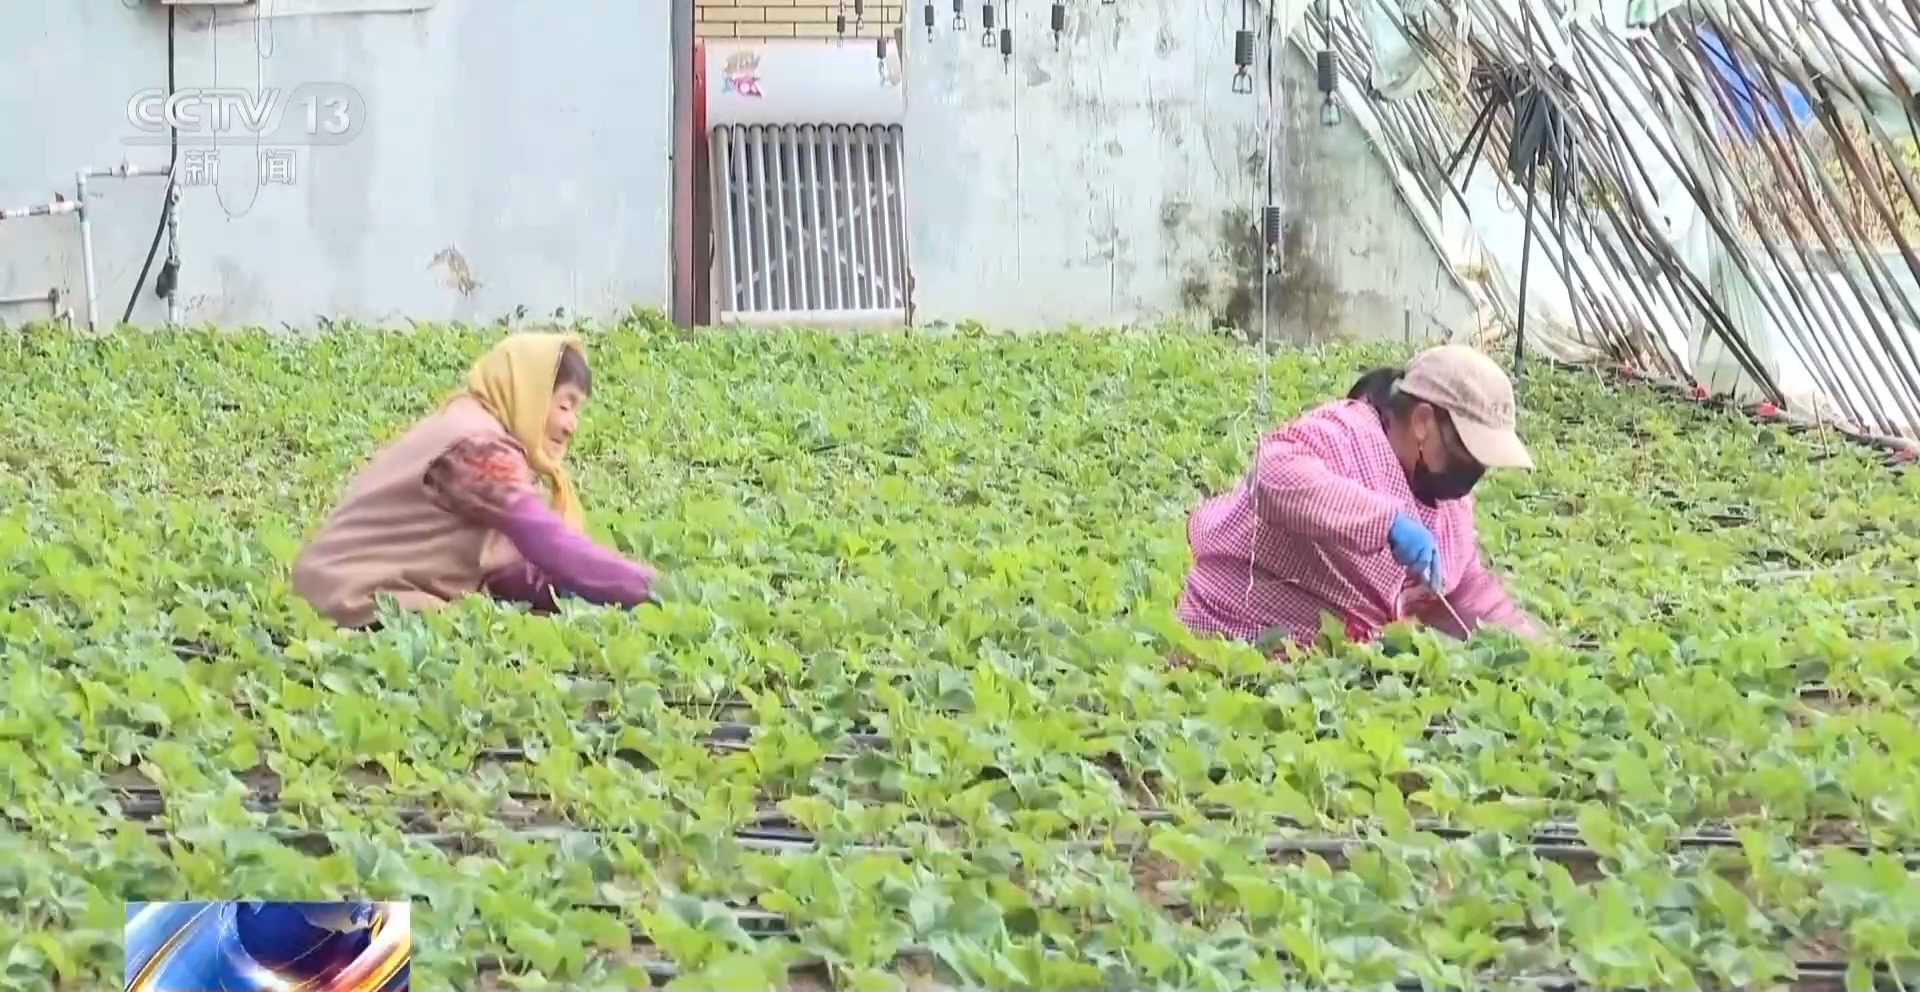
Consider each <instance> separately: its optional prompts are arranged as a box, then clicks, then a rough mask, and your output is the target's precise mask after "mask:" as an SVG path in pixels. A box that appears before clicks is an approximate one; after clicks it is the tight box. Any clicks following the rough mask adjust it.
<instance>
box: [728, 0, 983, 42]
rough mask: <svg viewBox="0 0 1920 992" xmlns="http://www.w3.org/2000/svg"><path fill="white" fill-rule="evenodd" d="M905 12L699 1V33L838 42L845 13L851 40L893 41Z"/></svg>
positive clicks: (795, 1)
mask: <svg viewBox="0 0 1920 992" xmlns="http://www.w3.org/2000/svg"><path fill="white" fill-rule="evenodd" d="M903 9H904V8H903V7H902V6H901V5H900V4H899V3H898V2H892V3H882V2H880V0H868V2H867V4H866V8H865V10H864V11H863V12H862V13H861V14H860V15H856V14H855V13H854V9H853V0H696V3H695V10H696V11H697V14H696V18H695V21H694V31H695V33H697V34H698V35H699V36H700V37H702V38H834V37H838V36H839V35H840V31H839V25H838V24H837V22H836V19H837V18H838V16H839V15H841V14H842V13H844V14H845V15H846V18H847V34H846V36H847V37H849V38H874V37H878V36H879V35H882V34H887V35H891V34H892V33H893V32H894V30H895V29H896V28H898V27H899V26H900V15H901V11H902V10H903ZM915 9H916V11H917V10H918V8H915ZM949 10H951V5H949Z"/></svg>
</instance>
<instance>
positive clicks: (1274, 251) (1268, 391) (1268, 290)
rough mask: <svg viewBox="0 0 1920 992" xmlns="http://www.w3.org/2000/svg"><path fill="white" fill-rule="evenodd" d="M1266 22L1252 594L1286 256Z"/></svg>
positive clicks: (1251, 487) (1270, 19)
mask: <svg viewBox="0 0 1920 992" xmlns="http://www.w3.org/2000/svg"><path fill="white" fill-rule="evenodd" d="M1243 9H1244V8H1243ZM1265 27H1266V32H1265V33H1266V38H1265V39H1264V40H1265V41H1266V52H1265V58H1264V59H1263V60H1262V61H1263V64H1262V71H1261V76H1262V77H1263V82H1264V83H1265V85H1264V86H1263V87H1262V89H1263V90H1264V97H1265V98H1264V99H1263V100H1262V101H1261V102H1260V105H1259V106H1258V107H1257V109H1256V111H1255V113H1256V120H1257V121H1258V125H1257V126H1258V127H1259V128H1260V129H1261V131H1262V132H1263V136H1264V141H1263V145H1264V147H1265V153H1264V154H1263V155H1262V156H1261V158H1262V159H1263V160H1264V161H1263V162H1262V171H1263V173H1264V177H1265V182H1264V183H1263V184H1262V186H1261V203H1260V213H1259V216H1260V218H1261V223H1260V224H1259V225H1258V228H1257V236H1258V237H1259V239H1260V243H1261V249H1260V250H1261V254H1262V256H1263V261H1262V264H1261V266H1260V313H1259V315H1258V317H1257V318H1256V320H1257V321H1258V324H1259V339H1260V345H1259V351H1258V358H1259V362H1260V371H1259V375H1258V378H1257V380H1256V382H1255V385H1254V394H1253V416H1254V434H1253V438H1254V440H1253V461H1252V464H1251V465H1250V466H1249V467H1248V470H1247V483H1246V484H1247V494H1248V497H1249V502H1251V503H1252V505H1253V521H1252V525H1251V528H1250V530H1249V533H1248V536H1247V588H1246V592H1245V595H1246V596H1247V597H1248V598H1251V597H1252V596H1253V587H1254V582H1255V572H1256V567H1255V565H1254V560H1255V556H1256V555H1257V554H1258V553H1259V550H1260V522H1261V517H1262V516H1263V512H1262V507H1261V505H1260V476H1261V471H1260V470H1261V462H1262V456H1263V455H1264V454H1265V451H1266V443H1265V442H1266V433H1267V429H1268V422H1269V421H1270V419H1271V418H1272V416H1273V377H1272V365H1273V352H1272V337H1271V330H1272V305H1271V304H1272V286H1273V280H1274V277H1275V276H1276V275H1277V274H1278V270H1279V261H1280V250H1279V240H1280V239H1279V235H1280V230H1279V224H1278V223H1277V219H1278V215H1279V207H1278V205H1276V204H1275V203H1274V202H1273V199H1274V181H1273V160H1274V152H1275V147H1276V143H1275V141H1274V117H1275V113H1274V108H1275V105H1276V103H1277V100H1276V99H1275V94H1274V89H1275V81H1274V73H1273V50H1274V48H1275V47H1276V42H1277V39H1276V38H1275V34H1274V14H1273V8H1272V7H1271V6H1269V7H1268V8H1267V16H1266V22H1265ZM1249 61H1251V60H1249Z"/></svg>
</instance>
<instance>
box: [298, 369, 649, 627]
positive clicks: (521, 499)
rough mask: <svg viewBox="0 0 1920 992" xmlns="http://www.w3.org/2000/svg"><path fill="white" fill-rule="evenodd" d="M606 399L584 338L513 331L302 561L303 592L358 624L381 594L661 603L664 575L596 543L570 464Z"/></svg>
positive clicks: (409, 599) (346, 500) (377, 470)
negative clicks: (572, 448)
mask: <svg viewBox="0 0 1920 992" xmlns="http://www.w3.org/2000/svg"><path fill="white" fill-rule="evenodd" d="M592 391H593V382H592V376H591V375H590V373H589V371H588V368H587V356H586V345H585V344H584V343H583V342H582V341H581V339H580V338H579V337H577V336H575V335H572V334H531V333H528V334H512V335H509V336H508V337H507V338H505V339H504V340H502V341H501V342H500V343H499V344H497V345H495V346H494V347H493V349H492V350H491V351H489V352H487V353H486V354H485V355H483V356H481V358H480V360H479V361H478V362H475V363H474V366H473V369H472V370H471V371H469V372H468V373H467V381H466V384H465V385H464V386H463V387H462V388H460V389H459V390H457V391H455V392H454V394H453V395H452V396H450V397H448V399H447V400H446V402H445V403H444V404H442V405H441V407H440V409H438V410H436V411H435V412H434V413H432V414H430V415H428V416H427V417H426V418H425V419H423V420H421V421H420V422H419V423H416V424H415V425H414V426H413V427H412V428H411V429H409V430H408V431H407V432H406V433H405V434H403V435H401V436H400V438H399V439H398V440H396V441H394V442H393V443H392V444H390V445H388V446H387V447H386V448H384V449H382V450H381V451H380V452H379V453H378V454H376V455H375V456H374V458H373V460H372V461H371V462H369V463H368V464H367V466H366V467H365V468H363V469H361V470H360V473H359V474H358V475H356V476H354V478H353V479H352V480H351V481H350V482H349V483H348V484H347V488H346V491H345V493H344V494H343V495H342V497H341V500H340V504H339V506H338V507H336V508H335V509H334V511H333V512H332V513H331V514H329V515H328V517H327V519H326V521H325V522H324V523H323V524H322V525H321V527H320V530H319V532H318V533H316V534H315V535H314V537H313V539H312V541H310V542H309V543H308V544H307V546H306V547H305V548H304V549H302V550H301V552H300V556H299V558H297V559H296V560H295V561H294V564H293V576H292V580H293V588H294V591H295V592H297V593H298V594H299V595H300V596H301V597H302V598H303V599H305V600H307V602H309V603H311V604H312V605H313V607H314V609H315V610H317V611H319V612H320V613H322V614H324V615H326V616H328V617H330V618H332V619H333V620H334V621H335V622H337V623H339V624H341V625H343V626H348V627H363V626H367V625H369V624H372V623H374V622H375V614H376V605H375V602H374V597H375V596H376V595H378V594H381V593H385V594H388V595H391V596H392V597H393V599H394V600H395V602H397V603H398V605H400V606H401V607H404V608H408V609H432V608H434V607H437V606H441V605H444V604H446V603H448V602H451V601H452V600H454V599H457V598H459V597H461V596H465V595H469V594H472V593H476V592H485V593H488V594H490V595H492V596H494V597H496V598H499V599H505V600H512V601H517V602H523V603H527V604H529V605H531V606H533V607H534V608H535V609H539V610H551V609H553V608H555V606H556V604H557V601H558V599H559V598H560V597H562V596H572V597H577V598H580V599H584V600H587V601H589V602H595V603H601V604H615V605H623V606H636V605H639V604H641V603H644V602H646V601H648V600H649V599H651V598H652V591H653V584H654V580H655V573H654V570H653V569H652V568H650V567H648V566H646V565H643V564H640V563H638V562H633V561H629V560H627V559H626V558H624V557H622V556H621V555H619V554H617V553H615V552H613V551H611V550H608V549H606V548H603V547H600V546H599V545H597V544H595V543H594V542H593V540H592V539H591V538H589V537H588V536H587V535H586V533H585V530H584V525H585V519H586V517H585V514H584V512H583V511H582V509H581V506H580V500H579V497H578V496H577V495H575V493H574V490H573V482H572V480H571V479H569V478H568V477H567V470H566V468H565V467H564V465H563V464H562V462H563V461H564V459H565V456H566V451H567V442H568V440H569V439H570V438H571V437H572V436H573V431H574V428H575V427H576V426H577V425H578V424H579V419H580V410H581V407H582V406H584V405H585V404H586V402H587V399H588V397H589V396H590V395H591V394H592Z"/></svg>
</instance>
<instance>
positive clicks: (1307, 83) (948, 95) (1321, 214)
mask: <svg viewBox="0 0 1920 992" xmlns="http://www.w3.org/2000/svg"><path fill="white" fill-rule="evenodd" d="M968 8H969V22H970V24H971V25H972V30H970V31H968V32H966V33H965V34H964V35H961V34H959V33H957V32H954V31H952V30H950V29H949V28H948V27H947V22H948V20H949V19H950V14H948V13H947V11H948V8H946V7H942V8H941V10H942V14H943V16H942V17H940V18H939V19H938V20H937V23H938V28H937V29H936V31H935V36H934V40H933V41H932V42H931V43H929V42H928V41H927V38H926V33H925V31H924V30H923V29H922V28H921V27H920V25H919V21H918V20H917V17H918V15H917V13H915V12H914V11H916V10H917V8H914V9H913V10H910V11H909V14H910V17H909V24H908V30H907V31H906V38H907V47H908V65H907V71H906V80H907V103H908V118H907V120H908V123H907V128H906V131H907V143H908V159H909V163H908V193H909V202H908V213H909V226H910V231H911V237H912V243H911V246H910V251H911V253H912V262H913V272H914V277H915V296H914V302H915V316H916V319H917V320H920V321H922V322H924V321H928V320H949V321H951V320H960V319H965V318H974V319H978V320H981V321H983V322H985V323H989V324H1001V325H1014V326H1031V325H1057V324H1061V323H1066V322H1081V323H1088V324H1102V323H1118V322H1131V321H1142V320H1157V319H1165V318H1168V317H1175V316H1180V315H1193V316H1199V317H1203V318H1205V319H1210V320H1213V321H1214V322H1215V323H1218V324H1231V325H1233V326H1237V327H1241V328H1245V329H1252V328H1254V327H1256V326H1257V324H1258V314H1259V311H1260V307H1259V300H1260V297H1261V285H1262V278H1261V277H1262V258H1261V254H1260V246H1259V241H1258V223H1259V214H1260V207H1261V205H1262V204H1263V203H1264V202H1265V201H1266V198H1265V196H1264V195H1263V194H1262V192H1261V191H1262V189H1263V188H1264V182H1265V161H1266V157H1265V154H1264V152H1263V148H1264V140H1263V136H1262V131H1261V129H1260V127H1259V126H1258V119H1259V118H1258V114H1259V107H1260V104H1261V100H1262V97H1261V96H1258V95H1242V94H1236V93H1234V92H1232V78H1233V71H1234V67H1233V34H1234V31H1235V29H1236V28H1238V27H1239V15H1238V13H1237V9H1238V8H1237V5H1230V4H1196V3H1192V2H1190V0H1187V2H1183V0H1122V2H1119V3H1114V4H1100V3H1093V2H1083V0H1074V2H1072V3H1070V4H1069V17H1068V22H1067V30H1066V31H1065V32H1064V34H1063V37H1062V39H1061V42H1060V50H1059V51H1058V52H1056V51H1055V50H1054V45H1053V39H1052V33H1051V31H1050V29H1049V7H1048V5H1047V4H1045V3H1039V2H1036V0H1017V2H1016V4H1015V6H1014V8H1013V16H1012V18H1011V21H1012V24H1013V29H1014V45H1015V52H1014V58H1013V61H1012V66H1011V68H1010V69H1009V68H1008V67H1007V66H1005V65H1004V64H1003V62H1002V60H1001V57H1000V55H999V53H998V51H997V50H990V49H984V48H982V47H981V44H980V40H981V39H980V37H979V35H980V30H979V25H978V15H977V8H978V3H977V0H969V3H968ZM1005 9H1006V8H1005V7H1004V6H1003V7H1002V20H1003V21H1005V20H1008V18H1007V17H1006V15H1005V13H1004V12H1005ZM1276 54H1277V57H1276V65H1277V67H1279V68H1281V69H1282V70H1283V72H1282V73H1280V74H1281V75H1283V76H1284V79H1283V82H1282V88H1281V92H1280V95H1279V98H1278V101H1277V104H1278V107H1279V112H1278V115H1277V116H1278V117H1279V118H1280V119H1281V123H1280V124H1279V126H1278V134H1277V137H1276V143H1277V145H1278V148H1279V151H1278V154H1277V155H1276V156H1275V162H1274V164H1275V174H1276V175H1275V182H1276V185H1277V186H1278V188H1279V192H1278V195H1277V197H1276V199H1277V201H1278V202H1279V203H1280V204H1281V205H1282V207H1283V208H1284V215H1285V218H1286V223H1285V236H1284V239H1283V241H1284V253H1283V259H1282V265H1281V271H1280V272H1279V274H1278V275H1277V276H1275V277H1274V278H1273V279H1272V280H1271V281H1270V282H1269V283H1268V284H1267V290H1268V293H1269V296H1270V304H1269V309H1268V313H1269V314H1270V315H1271V319H1270V331H1269V333H1270V334H1271V335H1272V336H1273V337H1274V338H1275V339H1284V340H1287V341H1296V342H1306V341H1310V340H1315V339H1325V338H1327V337H1329V336H1331V335H1349V334H1353V335H1360V336H1367V337H1392V338H1399V337H1401V336H1403V335H1405V334H1407V333H1409V331H1410V332H1411V334H1412V336H1414V337H1416V338H1422V339H1424V338H1426V337H1429V336H1431V335H1433V334H1435V333H1443V329H1446V328H1454V327H1462V326H1468V325H1469V324H1470V323H1471V320H1470V314H1471V305H1470V304H1469V302H1468V299H1467V297H1466V295H1465V294H1464V293H1463V292H1461V291H1460V290H1459V289H1458V287H1457V286H1456V285H1455V284H1454V283H1453V281H1452V279H1451V277H1450V276H1448V275H1447V273H1446V270H1445V268H1444V266H1443V265H1442V263H1441V261H1440V259H1439V257H1438V256H1437V255H1436V253H1435V252H1434V250H1433V249H1432V248H1431V247H1430V245H1429V243H1428V242H1427V241H1426V239H1425V238H1424V236H1423V235H1422V234H1421V233H1420V230H1419V228H1418V227H1417V225H1416V224H1415V223H1414V221H1413V219H1412V217H1411V216H1410V215H1409V214H1408V213H1407V211H1406V208H1405V207H1404V206H1403V205H1402V203H1401V201H1400V198H1399V195H1398V193H1397V192H1396V191H1395V189H1394V187H1393V185H1392V184H1391V182H1390V181H1389V179H1388V174H1387V171H1386V167H1385V166H1384V165H1383V164H1382V163H1381V162H1380V161H1379V160H1378V157H1377V156H1376V154H1375V153H1374V152H1373V151H1372V149H1371V148H1369V147H1368V144H1367V142H1366V139H1365V137H1364V135H1363V134H1362V133H1361V132H1360V131H1359V130H1358V129H1357V128H1355V127H1353V126H1352V125H1351V124H1347V125H1343V126H1339V127H1335V128H1327V127H1324V126H1323V125H1322V124H1321V123H1320V99H1319V96H1318V94H1317V93H1316V92H1314V89H1313V81H1312V72H1311V68H1312V67H1311V65H1310V63H1309V62H1308V60H1307V59H1306V58H1305V57H1304V56H1302V55H1301V54H1300V53H1299V52H1297V51H1295V50H1293V49H1292V48H1290V47H1289V48H1285V49H1284V50H1282V51H1281V52H1279V53H1276Z"/></svg>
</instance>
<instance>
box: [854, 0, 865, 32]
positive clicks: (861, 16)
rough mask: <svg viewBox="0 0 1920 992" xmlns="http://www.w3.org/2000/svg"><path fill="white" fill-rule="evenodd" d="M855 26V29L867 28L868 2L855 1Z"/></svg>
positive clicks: (862, 0)
mask: <svg viewBox="0 0 1920 992" xmlns="http://www.w3.org/2000/svg"><path fill="white" fill-rule="evenodd" d="M853 25H854V27H866V25H867V0H853Z"/></svg>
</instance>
